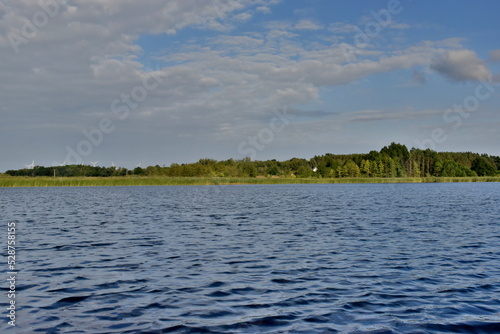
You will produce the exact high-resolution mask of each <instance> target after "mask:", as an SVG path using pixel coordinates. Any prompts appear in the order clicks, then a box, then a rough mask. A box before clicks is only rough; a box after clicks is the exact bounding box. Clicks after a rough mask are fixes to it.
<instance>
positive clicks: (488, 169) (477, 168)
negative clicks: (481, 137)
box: [471, 156, 497, 176]
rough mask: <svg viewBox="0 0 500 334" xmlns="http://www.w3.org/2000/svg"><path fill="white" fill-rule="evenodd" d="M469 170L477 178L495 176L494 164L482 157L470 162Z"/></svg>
mask: <svg viewBox="0 0 500 334" xmlns="http://www.w3.org/2000/svg"><path fill="white" fill-rule="evenodd" d="M471 169H472V170H473V171H474V172H476V173H477V175H479V176H494V175H496V174H497V168H496V166H495V164H494V163H493V162H491V161H490V160H489V159H487V158H486V157H483V156H481V157H477V158H476V159H474V161H472V166H471Z"/></svg>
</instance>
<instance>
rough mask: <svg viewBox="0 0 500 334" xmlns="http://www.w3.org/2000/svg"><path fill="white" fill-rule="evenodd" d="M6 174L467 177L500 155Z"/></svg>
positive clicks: (493, 172)
mask: <svg viewBox="0 0 500 334" xmlns="http://www.w3.org/2000/svg"><path fill="white" fill-rule="evenodd" d="M5 173H6V174H8V175H11V176H33V177H34V176H56V177H70V176H78V177H110V176H127V175H140V176H170V177H292V178H293V177H298V178H308V177H321V178H345V177H364V178H371V177H380V178H394V177H433V176H435V177H467V176H469V177H470V176H497V175H500V157H498V156H489V155H487V154H478V153H472V152H436V151H433V150H430V149H426V150H422V149H417V148H412V149H410V150H408V148H407V147H406V146H405V145H402V144H397V143H391V144H390V145H388V146H385V147H383V148H382V149H381V150H380V151H371V152H369V153H366V154H331V153H327V154H325V155H322V156H315V157H313V158H311V159H309V160H307V159H301V158H292V159H290V160H286V161H276V160H267V161H252V160H250V158H245V159H241V160H234V159H228V160H224V161H217V160H214V159H200V160H199V161H198V162H195V163H188V164H176V163H174V164H172V165H170V166H168V167H167V166H159V165H156V166H148V167H145V168H142V167H136V168H134V169H131V170H129V169H126V168H120V167H93V166H88V165H68V166H55V167H43V166H35V167H34V168H31V169H27V168H25V169H19V170H8V171H6V172H5Z"/></svg>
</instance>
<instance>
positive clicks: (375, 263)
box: [0, 183, 500, 334]
mask: <svg viewBox="0 0 500 334" xmlns="http://www.w3.org/2000/svg"><path fill="white" fill-rule="evenodd" d="M499 199H500V184H498V183H460V184H395V185H388V184H380V185H375V184H363V185H355V184H346V185H334V184H332V185H266V186H264V185H263V186H255V185H254V186H205V187H195V186H189V187H110V188H108V187H103V188H99V187H96V188H12V189H6V188H3V189H0V210H1V211H0V212H2V215H1V222H0V224H2V225H4V226H5V228H2V230H5V231H6V229H7V223H8V222H9V221H16V222H17V238H18V239H17V240H18V247H19V248H18V264H17V266H18V270H19V274H18V282H17V293H18V295H17V305H18V306H19V307H20V308H19V309H18V310H17V326H16V327H15V328H14V329H13V328H11V327H10V326H9V325H8V324H7V321H8V318H7V311H6V307H7V298H6V293H7V283H6V281H5V280H4V278H1V282H2V284H1V287H2V290H3V291H2V297H1V298H0V302H1V304H0V307H1V309H2V322H1V328H0V331H1V332H2V333H9V332H12V333H93V334H94V333H337V332H339V333H494V332H500V299H499V298H500V209H499V204H498V203H499ZM2 235H4V236H5V233H2ZM1 245H2V250H6V237H2V240H1ZM3 254H5V251H3ZM4 262H5V265H2V267H4V268H6V259H5V261H4ZM2 272H3V273H4V274H3V276H7V274H6V272H7V269H5V270H2ZM5 278H7V277H5Z"/></svg>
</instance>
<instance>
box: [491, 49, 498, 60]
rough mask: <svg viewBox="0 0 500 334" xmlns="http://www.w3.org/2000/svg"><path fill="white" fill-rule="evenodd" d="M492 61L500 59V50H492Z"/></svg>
mask: <svg viewBox="0 0 500 334" xmlns="http://www.w3.org/2000/svg"><path fill="white" fill-rule="evenodd" d="M490 61H495V62H496V61H500V50H491V51H490Z"/></svg>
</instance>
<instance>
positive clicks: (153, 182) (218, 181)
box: [0, 176, 500, 187]
mask: <svg viewBox="0 0 500 334" xmlns="http://www.w3.org/2000/svg"><path fill="white" fill-rule="evenodd" d="M499 181H500V177H422V178H416V177H415V178H405V177H403V178H331V179H330V178H231V177H55V178H54V177H12V176H0V187H98V186H101V187H108V186H187V185H228V184H302V183H304V184H310V183H317V184H322V183H436V182H499Z"/></svg>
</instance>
